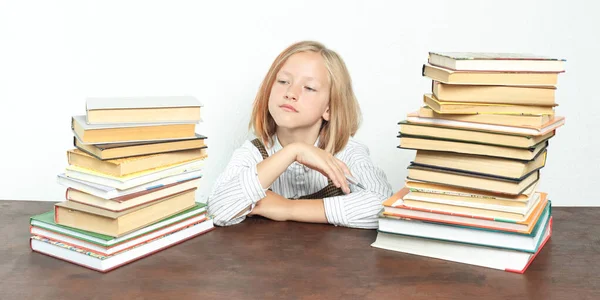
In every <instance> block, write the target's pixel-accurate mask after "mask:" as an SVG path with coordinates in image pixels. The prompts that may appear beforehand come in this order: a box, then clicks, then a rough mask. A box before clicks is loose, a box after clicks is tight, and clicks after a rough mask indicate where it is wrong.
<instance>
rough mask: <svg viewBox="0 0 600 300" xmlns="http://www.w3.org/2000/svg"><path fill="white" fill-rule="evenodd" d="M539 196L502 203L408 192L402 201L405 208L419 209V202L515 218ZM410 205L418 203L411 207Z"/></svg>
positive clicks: (483, 199)
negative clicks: (513, 216) (413, 207)
mask: <svg viewBox="0 0 600 300" xmlns="http://www.w3.org/2000/svg"><path fill="white" fill-rule="evenodd" d="M539 197H540V194H537V193H535V194H533V195H531V197H530V198H528V199H527V201H526V202H518V201H502V200H497V199H488V198H477V197H459V196H451V195H445V194H437V193H425V192H416V191H410V192H409V193H408V194H406V196H404V198H402V200H403V201H404V202H405V203H406V206H418V207H421V206H422V203H421V202H427V203H434V204H441V205H443V206H440V207H446V206H448V207H450V206H452V207H454V206H460V207H467V208H475V209H483V210H487V211H498V212H506V213H511V214H514V215H515V216H517V215H519V217H520V216H525V215H527V214H528V213H529V211H530V210H531V209H532V206H533V205H535V204H536V203H537V202H538V201H539ZM411 203H418V204H416V205H411Z"/></svg>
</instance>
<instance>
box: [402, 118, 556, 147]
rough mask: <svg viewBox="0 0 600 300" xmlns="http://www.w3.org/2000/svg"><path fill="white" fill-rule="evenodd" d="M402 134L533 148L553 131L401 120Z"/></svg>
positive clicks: (546, 138)
mask: <svg viewBox="0 0 600 300" xmlns="http://www.w3.org/2000/svg"><path fill="white" fill-rule="evenodd" d="M398 125H400V134H404V135H412V136H423V137H430V138H437V139H444V140H454V141H464V142H473V143H482V144H488V145H497V146H506V147H514V148H531V147H535V145H537V144H539V143H541V142H543V141H545V140H548V139H549V138H551V137H553V136H554V134H555V132H554V131H551V132H548V133H546V134H544V135H523V134H515V133H499V132H493V131H487V130H482V129H476V128H453V127H444V126H439V125H433V124H423V123H410V122H407V121H405V120H404V121H400V122H399V123H398Z"/></svg>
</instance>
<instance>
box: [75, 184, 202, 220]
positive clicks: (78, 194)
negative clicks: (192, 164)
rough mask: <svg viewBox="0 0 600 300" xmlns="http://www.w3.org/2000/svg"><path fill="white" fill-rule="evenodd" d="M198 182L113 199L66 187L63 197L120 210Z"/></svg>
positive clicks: (184, 188) (152, 201)
mask: <svg viewBox="0 0 600 300" xmlns="http://www.w3.org/2000/svg"><path fill="white" fill-rule="evenodd" d="M199 182H200V178H196V179H192V180H188V181H184V182H177V183H173V184H170V185H166V186H163V187H159V188H156V189H152V190H145V191H141V192H138V193H134V194H130V195H127V196H122V197H118V198H113V199H104V198H100V197H97V196H94V195H91V194H88V193H85V192H82V191H80V190H77V189H73V188H68V189H67V192H66V195H65V198H66V199H67V200H68V201H73V202H77V203H81V204H85V205H89V206H92V207H96V208H100V209H104V210H107V211H112V212H122V211H125V210H130V209H132V208H135V207H139V206H141V205H145V204H149V203H154V202H157V201H160V200H163V199H165V198H168V197H170V196H172V195H175V194H178V193H181V192H183V191H187V190H190V189H192V188H195V187H198V184H199Z"/></svg>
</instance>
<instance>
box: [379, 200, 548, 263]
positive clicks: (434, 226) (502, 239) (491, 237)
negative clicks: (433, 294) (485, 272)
mask: <svg viewBox="0 0 600 300" xmlns="http://www.w3.org/2000/svg"><path fill="white" fill-rule="evenodd" d="M549 220H550V208H549V207H548V208H546V210H545V211H544V214H543V215H542V217H541V218H540V219H539V220H538V223H537V224H536V227H535V228H534V230H533V231H532V232H531V233H530V234H526V233H515V232H503V231H497V230H491V229H482V228H476V227H466V226H458V225H451V224H442V223H433V222H427V221H419V220H406V219H392V218H379V231H382V232H385V233H393V234H400V235H406V236H413V237H421V238H429V239H436V240H440V241H448V242H459V243H466V244H473V245H482V246H490V247H497V248H504V249H511V250H518V251H524V252H530V253H535V252H536V250H537V248H538V246H539V245H540V241H541V239H542V237H543V236H544V231H545V228H546V224H547V223H548V221H549Z"/></svg>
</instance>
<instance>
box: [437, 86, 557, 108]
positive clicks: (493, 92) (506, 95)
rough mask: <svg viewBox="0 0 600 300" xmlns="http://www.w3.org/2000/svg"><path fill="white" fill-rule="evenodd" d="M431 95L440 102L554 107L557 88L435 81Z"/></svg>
mask: <svg viewBox="0 0 600 300" xmlns="http://www.w3.org/2000/svg"><path fill="white" fill-rule="evenodd" d="M431 93H432V94H433V95H434V96H435V97H436V98H437V99H439V100H440V101H446V102H470V103H499V104H519V105H539V106H554V105H555V104H556V100H555V99H556V88H555V87H537V86H532V87H529V86H506V85H459V84H445V83H441V82H438V81H435V80H433V81H432V84H431Z"/></svg>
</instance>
